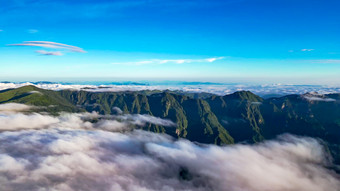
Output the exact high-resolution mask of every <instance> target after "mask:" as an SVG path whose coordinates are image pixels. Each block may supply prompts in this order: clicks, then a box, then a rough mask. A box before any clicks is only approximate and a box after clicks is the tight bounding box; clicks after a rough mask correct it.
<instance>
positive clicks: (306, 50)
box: [301, 49, 314, 52]
mask: <svg viewBox="0 0 340 191" xmlns="http://www.w3.org/2000/svg"><path fill="white" fill-rule="evenodd" d="M301 51H302V52H311V51H314V49H301Z"/></svg>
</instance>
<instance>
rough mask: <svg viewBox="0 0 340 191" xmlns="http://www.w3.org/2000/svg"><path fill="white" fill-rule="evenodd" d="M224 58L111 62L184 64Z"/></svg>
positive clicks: (124, 63)
mask: <svg viewBox="0 0 340 191" xmlns="http://www.w3.org/2000/svg"><path fill="white" fill-rule="evenodd" d="M221 59H224V57H214V58H205V59H169V60H167V59H164V60H162V59H152V60H144V61H137V62H118V63H112V64H122V65H146V64H168V63H169V64H186V63H204V62H210V63H211V62H215V61H217V60H221Z"/></svg>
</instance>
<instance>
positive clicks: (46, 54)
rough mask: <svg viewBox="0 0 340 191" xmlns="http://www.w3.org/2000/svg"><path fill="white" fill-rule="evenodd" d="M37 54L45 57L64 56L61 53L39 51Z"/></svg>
mask: <svg viewBox="0 0 340 191" xmlns="http://www.w3.org/2000/svg"><path fill="white" fill-rule="evenodd" d="M35 52H36V53H39V54H41V55H44V56H62V55H64V54H63V53H62V52H60V51H55V52H50V51H45V50H37V51H35Z"/></svg>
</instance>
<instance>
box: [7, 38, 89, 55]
mask: <svg viewBox="0 0 340 191" xmlns="http://www.w3.org/2000/svg"><path fill="white" fill-rule="evenodd" d="M7 46H32V47H41V48H48V49H62V50H64V51H71V52H80V53H86V51H85V50H84V49H82V48H80V47H77V46H72V45H67V44H62V43H57V42H50V41H24V42H23V43H18V44H8V45H7ZM36 52H37V53H39V54H43V55H54V56H61V55H63V54H62V53H61V52H60V51H55V52H53V51H52V52H49V51H44V50H38V51H36Z"/></svg>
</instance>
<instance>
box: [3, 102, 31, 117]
mask: <svg viewBox="0 0 340 191" xmlns="http://www.w3.org/2000/svg"><path fill="white" fill-rule="evenodd" d="M33 108H35V107H34V106H29V105H25V104H20V103H6V104H0V114H1V113H8V112H20V111H29V110H31V109H33Z"/></svg>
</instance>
